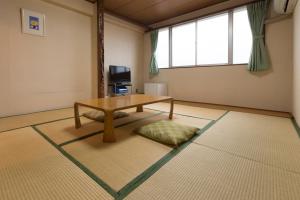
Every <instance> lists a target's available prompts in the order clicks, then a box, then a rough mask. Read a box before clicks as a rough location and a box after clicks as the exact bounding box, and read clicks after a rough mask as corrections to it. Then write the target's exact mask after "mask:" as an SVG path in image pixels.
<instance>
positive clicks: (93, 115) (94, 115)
mask: <svg viewBox="0 0 300 200" xmlns="http://www.w3.org/2000/svg"><path fill="white" fill-rule="evenodd" d="M83 116H84V117H86V118H88V119H91V120H95V121H99V122H104V113H103V112H102V111H98V110H95V111H90V112H86V113H83ZM127 116H129V114H128V113H126V112H114V114H113V118H114V119H118V118H122V117H127Z"/></svg>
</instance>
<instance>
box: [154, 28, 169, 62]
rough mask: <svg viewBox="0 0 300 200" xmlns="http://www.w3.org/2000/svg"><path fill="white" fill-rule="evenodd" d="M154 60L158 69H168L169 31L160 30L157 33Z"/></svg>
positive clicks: (166, 29)
mask: <svg viewBox="0 0 300 200" xmlns="http://www.w3.org/2000/svg"><path fill="white" fill-rule="evenodd" d="M155 55H156V60H157V65H158V66H159V68H168V67H169V29H168V28H165V29H161V30H159V32H158V40H157V48H156V54H155Z"/></svg>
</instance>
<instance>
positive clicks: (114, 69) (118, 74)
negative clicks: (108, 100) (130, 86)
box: [109, 65, 131, 83]
mask: <svg viewBox="0 0 300 200" xmlns="http://www.w3.org/2000/svg"><path fill="white" fill-rule="evenodd" d="M109 80H110V82H111V83H123V82H128V83H129V82H131V76H130V68H129V67H124V66H115V65H110V66H109Z"/></svg>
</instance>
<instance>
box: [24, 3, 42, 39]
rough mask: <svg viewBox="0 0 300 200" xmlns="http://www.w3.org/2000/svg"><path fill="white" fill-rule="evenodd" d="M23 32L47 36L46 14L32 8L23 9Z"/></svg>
mask: <svg viewBox="0 0 300 200" xmlns="http://www.w3.org/2000/svg"><path fill="white" fill-rule="evenodd" d="M21 15H22V32H23V33H27V34H32V35H38V36H45V15H44V14H41V13H38V12H34V11H31V10H27V9H24V8H22V9H21Z"/></svg>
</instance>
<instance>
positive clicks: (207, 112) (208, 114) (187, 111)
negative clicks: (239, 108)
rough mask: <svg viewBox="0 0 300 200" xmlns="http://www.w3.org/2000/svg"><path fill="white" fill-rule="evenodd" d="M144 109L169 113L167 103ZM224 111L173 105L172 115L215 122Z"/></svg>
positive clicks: (151, 105)
mask: <svg viewBox="0 0 300 200" xmlns="http://www.w3.org/2000/svg"><path fill="white" fill-rule="evenodd" d="M144 107H145V108H149V109H154V110H161V111H164V112H170V104H169V103H155V104H149V105H146V106H144ZM225 112H226V111H225V110H216V109H210V108H201V107H193V106H186V105H181V104H174V113H177V114H182V115H188V116H193V117H199V118H204V119H211V120H217V119H218V118H219V117H221V116H222V115H223V114H224V113H225Z"/></svg>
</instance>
